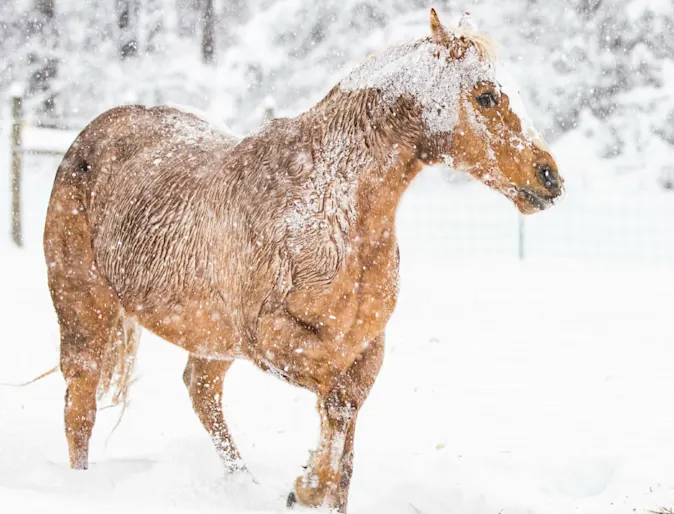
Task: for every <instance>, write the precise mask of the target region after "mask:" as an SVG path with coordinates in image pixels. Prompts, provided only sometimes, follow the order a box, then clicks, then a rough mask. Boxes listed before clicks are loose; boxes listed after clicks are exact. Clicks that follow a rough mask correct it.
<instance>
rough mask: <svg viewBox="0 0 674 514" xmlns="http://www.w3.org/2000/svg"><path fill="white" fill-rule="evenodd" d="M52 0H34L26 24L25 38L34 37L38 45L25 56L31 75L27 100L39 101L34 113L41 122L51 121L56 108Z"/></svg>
mask: <svg viewBox="0 0 674 514" xmlns="http://www.w3.org/2000/svg"><path fill="white" fill-rule="evenodd" d="M55 20H56V16H55V8H54V0H35V3H34V7H33V12H32V13H31V14H30V15H29V18H28V20H27V24H26V35H27V36H28V37H35V38H37V39H38V40H39V43H38V44H37V45H35V47H34V49H33V51H31V52H30V53H29V54H28V56H27V60H28V64H29V65H31V69H32V72H31V75H30V78H29V80H28V90H27V91H26V93H27V95H28V96H29V97H37V96H39V97H40V98H41V102H40V107H39V108H38V109H36V111H37V112H36V114H38V115H39V118H40V121H43V122H44V121H45V119H49V118H53V117H54V111H55V104H56V92H55V91H54V88H53V81H54V79H55V77H56V74H57V72H58V63H59V60H58V57H56V55H55V53H54V50H55V46H56V44H57V43H58V28H57V27H56V22H55Z"/></svg>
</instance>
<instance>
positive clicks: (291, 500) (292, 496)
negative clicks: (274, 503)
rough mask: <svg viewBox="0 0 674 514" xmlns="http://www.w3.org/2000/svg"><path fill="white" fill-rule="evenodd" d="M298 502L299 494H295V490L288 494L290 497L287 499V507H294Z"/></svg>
mask: <svg viewBox="0 0 674 514" xmlns="http://www.w3.org/2000/svg"><path fill="white" fill-rule="evenodd" d="M296 503H297V496H296V495H295V492H294V491H293V492H292V493H290V494H289V495H288V499H287V500H286V507H287V508H289V509H292V508H293V507H294V506H295V504H296Z"/></svg>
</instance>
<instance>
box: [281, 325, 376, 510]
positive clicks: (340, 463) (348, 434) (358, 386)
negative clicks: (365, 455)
mask: <svg viewBox="0 0 674 514" xmlns="http://www.w3.org/2000/svg"><path fill="white" fill-rule="evenodd" d="M383 358H384V337H383V336H380V337H378V338H376V339H375V340H374V341H372V343H371V344H370V345H369V346H368V348H367V349H366V350H365V351H364V352H363V353H362V354H361V355H360V357H359V358H358V359H357V360H356V361H354V363H353V364H352V365H351V367H349V369H348V370H347V371H346V373H344V374H342V376H341V377H340V378H339V380H338V381H337V383H336V385H335V386H334V387H333V388H332V389H331V390H330V391H329V393H328V394H326V395H324V396H322V397H320V396H319V399H318V412H319V415H320V418H321V437H320V443H319V446H318V448H317V449H316V450H315V451H314V452H312V455H311V458H310V460H309V464H308V465H307V467H306V471H305V473H304V474H303V475H302V476H300V477H299V478H298V479H297V480H296V482H295V491H294V492H292V493H290V496H289V497H288V506H292V505H293V504H294V503H296V502H299V503H301V504H303V505H306V506H311V507H317V506H319V505H322V504H325V505H326V506H328V507H329V508H330V509H331V510H332V511H333V512H338V513H340V514H343V513H345V512H346V509H347V503H348V495H349V485H350V483H351V475H352V473H353V451H354V437H355V431H356V418H357V416H358V411H359V410H360V408H361V406H362V405H363V403H364V402H365V399H366V398H367V396H368V394H369V392H370V389H371V388H372V386H373V385H374V381H375V378H376V377H377V374H378V373H379V369H380V368H381V364H382V361H383Z"/></svg>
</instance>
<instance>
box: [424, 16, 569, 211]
mask: <svg viewBox="0 0 674 514" xmlns="http://www.w3.org/2000/svg"><path fill="white" fill-rule="evenodd" d="M466 21H467V18H465V17H464V19H463V20H462V24H461V25H460V26H459V32H458V33H456V34H455V33H450V32H448V31H447V30H446V29H445V28H444V27H443V26H442V25H441V24H440V22H439V20H438V18H437V15H436V14H435V11H432V12H431V30H432V34H433V35H432V38H431V41H432V42H433V44H435V45H436V46H438V47H439V48H441V50H439V51H436V53H435V56H436V58H437V59H438V60H443V59H444V60H446V61H447V60H448V61H449V62H455V63H458V67H457V69H458V70H459V72H458V73H457V72H456V71H454V72H453V73H451V74H450V76H449V77H448V78H449V79H450V80H455V79H456V77H457V76H458V77H459V81H460V86H461V87H460V91H459V94H458V102H457V103H456V105H455V106H454V107H455V109H456V112H455V113H452V114H453V116H456V118H455V120H453V121H455V125H454V129H453V130H452V131H451V133H449V134H444V135H443V136H442V137H439V138H436V142H435V144H436V149H435V152H433V153H435V154H436V155H438V154H439V155H440V156H441V157H442V158H443V160H444V161H445V162H446V163H447V164H449V165H450V166H452V167H454V168H455V169H457V170H460V171H465V172H467V173H470V174H471V175H472V176H474V177H475V178H477V179H479V180H480V181H482V182H484V183H485V184H487V185H488V186H490V187H491V188H493V189H495V190H497V191H499V192H501V193H502V194H503V195H505V196H506V197H507V198H510V199H511V200H512V201H513V202H514V203H515V205H516V206H517V207H518V209H519V210H520V211H521V212H522V213H524V214H531V213H534V212H537V211H540V210H543V209H546V208H548V207H550V206H552V205H553V203H554V202H555V200H556V199H558V198H559V197H560V196H561V195H562V193H563V190H564V188H563V183H564V181H563V179H562V178H561V177H560V175H559V173H558V171H557V164H556V163H555V160H554V158H553V157H552V155H551V153H550V150H549V149H548V146H547V145H546V143H545V141H544V140H543V138H542V137H541V135H540V134H539V133H538V131H537V130H536V129H535V128H534V126H533V124H532V122H531V120H530V118H529V116H528V115H527V112H526V110H525V108H524V105H523V103H522V100H521V98H520V96H519V91H518V87H517V85H516V83H515V81H514V80H513V79H512V77H511V76H510V74H509V73H508V72H507V70H506V69H505V68H504V67H503V65H502V64H500V63H498V62H496V61H495V59H494V57H493V52H492V51H491V48H490V45H489V42H488V41H487V40H486V39H485V38H483V37H480V36H477V35H474V34H472V33H469V32H466V31H464V30H462V29H463V28H464V27H463V25H464V23H466ZM440 67H443V66H442V65H440ZM446 67H447V68H449V69H451V68H452V66H451V64H450V65H448V66H446ZM440 111H442V107H441V108H440ZM431 139H433V137H432V136H431Z"/></svg>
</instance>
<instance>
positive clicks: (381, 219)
mask: <svg viewBox="0 0 674 514" xmlns="http://www.w3.org/2000/svg"><path fill="white" fill-rule="evenodd" d="M306 121H307V122H308V130H309V131H310V132H311V134H312V152H313V155H314V159H315V166H316V173H317V174H318V175H322V174H328V175H329V176H331V177H333V178H334V177H335V176H337V180H338V181H339V182H341V183H342V184H346V185H347V188H353V189H352V194H353V198H354V199H355V200H356V202H355V203H356V204H357V206H358V207H357V212H355V213H354V216H353V218H354V222H355V223H356V225H357V227H358V228H357V231H358V232H360V233H361V234H371V233H372V232H373V231H379V232H380V231H385V230H392V229H393V224H394V218H395V211H396V209H397V207H398V204H399V202H400V199H401V197H402V195H403V193H404V191H405V190H406V188H407V186H408V185H409V183H410V182H411V180H412V179H413V178H414V177H415V176H416V174H417V173H418V172H419V170H420V169H421V167H422V165H421V163H420V161H419V160H418V159H417V157H416V149H417V142H418V141H419V140H420V139H421V135H422V127H421V122H420V116H419V113H418V110H417V109H415V107H414V106H413V104H412V102H411V101H409V100H406V99H402V98H401V99H399V100H398V101H397V102H395V103H387V102H384V101H383V100H382V98H381V93H380V92H379V91H377V90H374V89H364V90H358V91H351V92H345V91H341V90H340V89H339V87H336V88H335V89H333V90H332V91H331V92H330V94H329V95H328V96H327V97H326V98H325V99H324V100H322V101H321V102H320V103H319V104H317V105H316V106H315V107H314V108H313V109H311V110H310V111H308V112H307V113H306ZM333 189H334V188H333ZM344 207H345V208H348V206H347V205H344Z"/></svg>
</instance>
